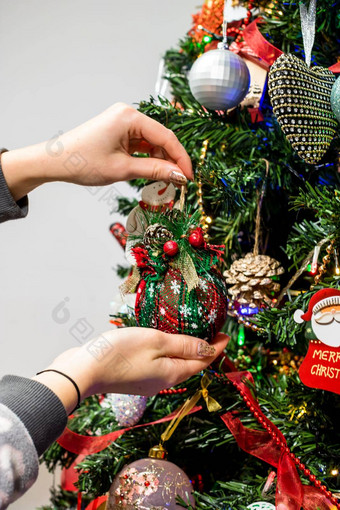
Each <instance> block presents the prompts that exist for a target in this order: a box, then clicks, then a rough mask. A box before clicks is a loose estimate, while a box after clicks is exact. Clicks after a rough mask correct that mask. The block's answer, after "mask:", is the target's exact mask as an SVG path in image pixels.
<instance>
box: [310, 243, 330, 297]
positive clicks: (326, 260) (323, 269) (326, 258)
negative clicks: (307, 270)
mask: <svg viewBox="0 0 340 510" xmlns="http://www.w3.org/2000/svg"><path fill="white" fill-rule="evenodd" d="M334 242H335V241H334V239H333V240H332V241H331V242H330V244H329V245H328V246H327V248H326V252H327V255H325V256H324V257H323V259H322V264H321V266H320V267H319V269H318V274H317V275H316V276H315V277H314V285H311V290H313V289H314V287H315V285H318V283H320V280H321V278H322V277H323V275H324V274H325V273H326V272H327V266H328V264H329V263H330V261H331V255H332V253H333V251H334Z"/></svg>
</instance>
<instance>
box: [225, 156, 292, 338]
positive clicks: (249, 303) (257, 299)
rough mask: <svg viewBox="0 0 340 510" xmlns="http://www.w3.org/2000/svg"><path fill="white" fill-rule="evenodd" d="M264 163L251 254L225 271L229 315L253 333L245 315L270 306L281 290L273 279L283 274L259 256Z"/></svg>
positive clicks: (267, 169) (264, 256) (271, 262)
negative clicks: (228, 286)
mask: <svg viewBox="0 0 340 510" xmlns="http://www.w3.org/2000/svg"><path fill="white" fill-rule="evenodd" d="M264 162H265V163H266V178H265V180H264V182H263V185H262V190H261V193H260V192H259V191H257V196H258V200H257V211H256V222H255V243H254V249H253V252H252V253H248V254H247V255H246V256H245V257H244V258H242V259H239V260H235V262H233V263H232V265H231V266H230V268H229V270H227V271H225V272H224V276H225V277H226V282H227V283H228V284H232V285H233V287H231V288H230V289H229V290H228V293H229V294H230V295H231V296H232V301H231V302H229V305H228V307H229V312H228V313H229V314H230V315H236V316H237V317H238V319H239V322H243V324H244V325H245V326H247V327H251V329H253V330H254V331H259V327H258V326H257V325H256V324H252V323H251V322H249V321H246V320H245V319H244V316H251V315H255V314H256V313H258V311H259V309H260V308H262V307H265V306H272V305H273V302H274V301H273V299H274V296H275V294H276V293H277V292H279V290H280V284H279V283H278V282H277V281H276V280H278V277H279V275H281V274H282V273H283V272H284V269H283V267H281V265H280V262H278V261H277V260H275V259H273V258H271V257H269V256H267V255H259V245H260V230H261V208H262V202H263V198H264V193H265V189H266V179H267V176H268V172H269V162H268V161H267V160H264Z"/></svg>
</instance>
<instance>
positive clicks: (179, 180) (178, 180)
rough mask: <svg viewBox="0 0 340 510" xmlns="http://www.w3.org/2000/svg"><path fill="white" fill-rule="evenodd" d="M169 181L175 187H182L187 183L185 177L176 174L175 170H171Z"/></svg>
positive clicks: (178, 173)
mask: <svg viewBox="0 0 340 510" xmlns="http://www.w3.org/2000/svg"><path fill="white" fill-rule="evenodd" d="M169 181H170V182H172V184H175V185H177V186H183V185H184V184H186V183H187V182H188V181H187V178H186V177H185V175H183V174H181V173H180V172H176V170H172V172H171V174H170V177H169Z"/></svg>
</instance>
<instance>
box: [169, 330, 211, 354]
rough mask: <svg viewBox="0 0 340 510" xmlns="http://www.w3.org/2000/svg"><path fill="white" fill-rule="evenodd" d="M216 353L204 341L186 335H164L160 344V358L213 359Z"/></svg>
mask: <svg viewBox="0 0 340 510" xmlns="http://www.w3.org/2000/svg"><path fill="white" fill-rule="evenodd" d="M216 354H217V351H216V349H215V347H214V346H213V345H209V344H208V342H206V341H205V340H201V339H200V338H195V337H192V336H187V335H172V334H165V341H164V342H162V347H161V352H160V356H161V357H164V356H166V357H171V358H181V359H202V358H209V357H215V356H216Z"/></svg>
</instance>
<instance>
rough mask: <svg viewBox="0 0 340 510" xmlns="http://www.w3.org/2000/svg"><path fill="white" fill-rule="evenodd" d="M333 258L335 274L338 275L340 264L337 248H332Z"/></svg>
mask: <svg viewBox="0 0 340 510" xmlns="http://www.w3.org/2000/svg"><path fill="white" fill-rule="evenodd" d="M334 260H335V274H336V275H337V276H339V275H340V266H339V257H338V249H337V248H334Z"/></svg>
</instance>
